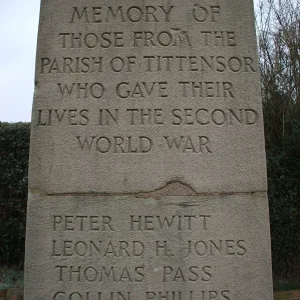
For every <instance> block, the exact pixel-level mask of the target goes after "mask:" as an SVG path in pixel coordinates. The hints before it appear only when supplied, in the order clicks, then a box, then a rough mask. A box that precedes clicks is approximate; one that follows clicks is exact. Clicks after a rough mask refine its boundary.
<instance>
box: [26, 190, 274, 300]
mask: <svg viewBox="0 0 300 300" xmlns="http://www.w3.org/2000/svg"><path fill="white" fill-rule="evenodd" d="M33 198H34V199H32V201H31V202H30V204H29V213H30V216H31V218H30V219H29V220H28V230H29V232H32V233H33V234H32V235H30V236H29V238H28V240H27V251H28V252H29V253H30V257H31V260H29V261H27V266H28V267H29V266H31V268H33V269H32V270H31V272H32V274H31V280H30V281H28V282H27V294H26V297H27V299H57V300H62V299H69V296H70V294H72V293H79V294H80V295H81V296H82V298H81V297H80V296H76V297H75V296H74V297H73V298H71V299H76V300H77V299H89V300H94V299H95V300H96V299H97V300H98V299H107V298H109V299H110V297H111V296H110V295H111V294H110V293H111V292H113V293H114V294H113V295H114V298H113V299H123V297H121V296H120V297H118V292H120V293H122V295H123V296H124V297H125V299H142V300H143V299H146V300H150V299H155V300H157V299H164V297H163V296H161V297H160V296H159V295H160V294H161V295H165V293H166V292H168V293H169V297H167V299H174V300H178V299H180V296H179V294H180V293H182V295H181V297H182V298H181V299H182V300H183V299H189V300H191V299H201V300H206V299H249V300H250V299H270V300H271V299H272V286H271V282H270V278H271V269H270V266H269V263H270V262H269V261H268V260H267V259H266V257H270V241H269V239H268V238H267V236H268V234H269V224H268V220H267V218H265V215H266V214H267V213H268V207H267V201H266V196H265V194H264V193H253V194H250V193H248V194H243V195H227V196H226V195H223V196H182V197H176V196H175V197H174V196H168V197H164V198H161V199H160V200H155V199H153V198H149V199H138V198H136V197H133V196H116V197H113V196H107V197H99V196H65V197H60V196H48V197H42V199H41V197H40V195H36V196H33ZM54 204H55V205H54ZM41 268H42V271H41ZM266 270H268V271H266ZM37 282H39V283H44V285H42V288H41V287H40V284H39V285H37ZM210 292H211V293H210ZM86 293H90V298H88V297H87V296H86ZM98 293H101V298H98ZM209 294H211V297H210V298H209ZM55 295H56V296H55ZM74 295H75V294H74Z"/></svg>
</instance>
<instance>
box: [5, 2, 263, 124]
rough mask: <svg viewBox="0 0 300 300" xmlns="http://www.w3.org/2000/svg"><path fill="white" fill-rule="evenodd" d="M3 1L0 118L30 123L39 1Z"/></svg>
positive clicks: (7, 120)
mask: <svg viewBox="0 0 300 300" xmlns="http://www.w3.org/2000/svg"><path fill="white" fill-rule="evenodd" d="M49 1H50V0H49ZM257 1H258V0H255V2H257ZM2 2H3V3H2V4H1V10H2V13H1V18H0V41H1V43H0V45H1V47H0V88H1V98H0V121H2V122H20V121H22V122H28V121H30V119H31V105H32V96H33V82H34V65H35V51H36V39H37V30H38V19H39V6H40V0H9V1H3V0H2Z"/></svg>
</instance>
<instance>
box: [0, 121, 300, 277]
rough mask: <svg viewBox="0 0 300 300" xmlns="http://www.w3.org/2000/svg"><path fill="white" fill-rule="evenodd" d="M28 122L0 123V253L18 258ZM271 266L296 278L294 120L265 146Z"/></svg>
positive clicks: (298, 212)
mask: <svg viewBox="0 0 300 300" xmlns="http://www.w3.org/2000/svg"><path fill="white" fill-rule="evenodd" d="M29 135H30V125H29V124H28V123H17V124H7V123H0V154H1V162H0V185H1V186H0V205H1V208H0V212H1V213H0V223H1V226H0V241H1V247H0V257H1V259H2V263H5V264H6V265H20V264H22V262H23V259H24V238H25V215H26V199H27V171H28V169H27V168H28V152H29ZM268 148H269V149H268V150H267V162H268V181H269V202H270V217H271V233H272V256H273V270H274V275H275V277H276V278H277V279H290V280H299V279H300V278H299V269H300V255H299V254H300V201H299V200H300V122H298V123H297V122H294V124H290V131H289V134H287V135H286V138H285V139H284V141H283V142H282V143H281V145H280V146H274V147H268Z"/></svg>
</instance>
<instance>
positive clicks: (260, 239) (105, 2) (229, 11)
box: [25, 0, 272, 300]
mask: <svg viewBox="0 0 300 300" xmlns="http://www.w3.org/2000/svg"><path fill="white" fill-rule="evenodd" d="M31 133H32V135H31V154H30V168H29V201H28V220H27V241H26V266H25V269H26V270H25V299H26V300H271V299H272V283H271V259H270V237H269V223H268V205H267V187H266V166H265V152H264V134H263V116H262V107H261V98H260V83H259V67H258V61H257V53H256V37H255V30H254V17H253V3H252V1H251V0H245V1H241V0H201V1H200V0H168V1H164V0H151V1H150V0H145V1H140V0H102V1H99V0H89V1H87V0H81V1H71V0H64V1H59V0H52V1H46V0H43V1H41V16H40V27H39V38H38V50H37V63H36V79H35V95H34V104H33V112H32V132H31ZM131 218H133V219H131ZM165 218H166V219H165ZM131 220H132V221H134V222H133V223H132V226H133V227H132V228H131V224H130V221H131ZM137 220H140V221H141V224H140V227H136V226H138V223H137V222H136V221H137ZM188 247H191V249H192V250H191V251H192V253H191V254H189V255H187V249H188ZM156 248H157V249H156Z"/></svg>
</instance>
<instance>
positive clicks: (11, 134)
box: [0, 122, 30, 265]
mask: <svg viewBox="0 0 300 300" xmlns="http://www.w3.org/2000/svg"><path fill="white" fill-rule="evenodd" d="M29 139H30V124H29V123H15V124H9V123H1V122H0V157H1V159H0V224H1V225H0V260H1V261H0V263H2V264H6V265H21V264H22V263H23V259H24V241H25V221H26V202H27V201H26V200H27V173H28V157H29Z"/></svg>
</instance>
